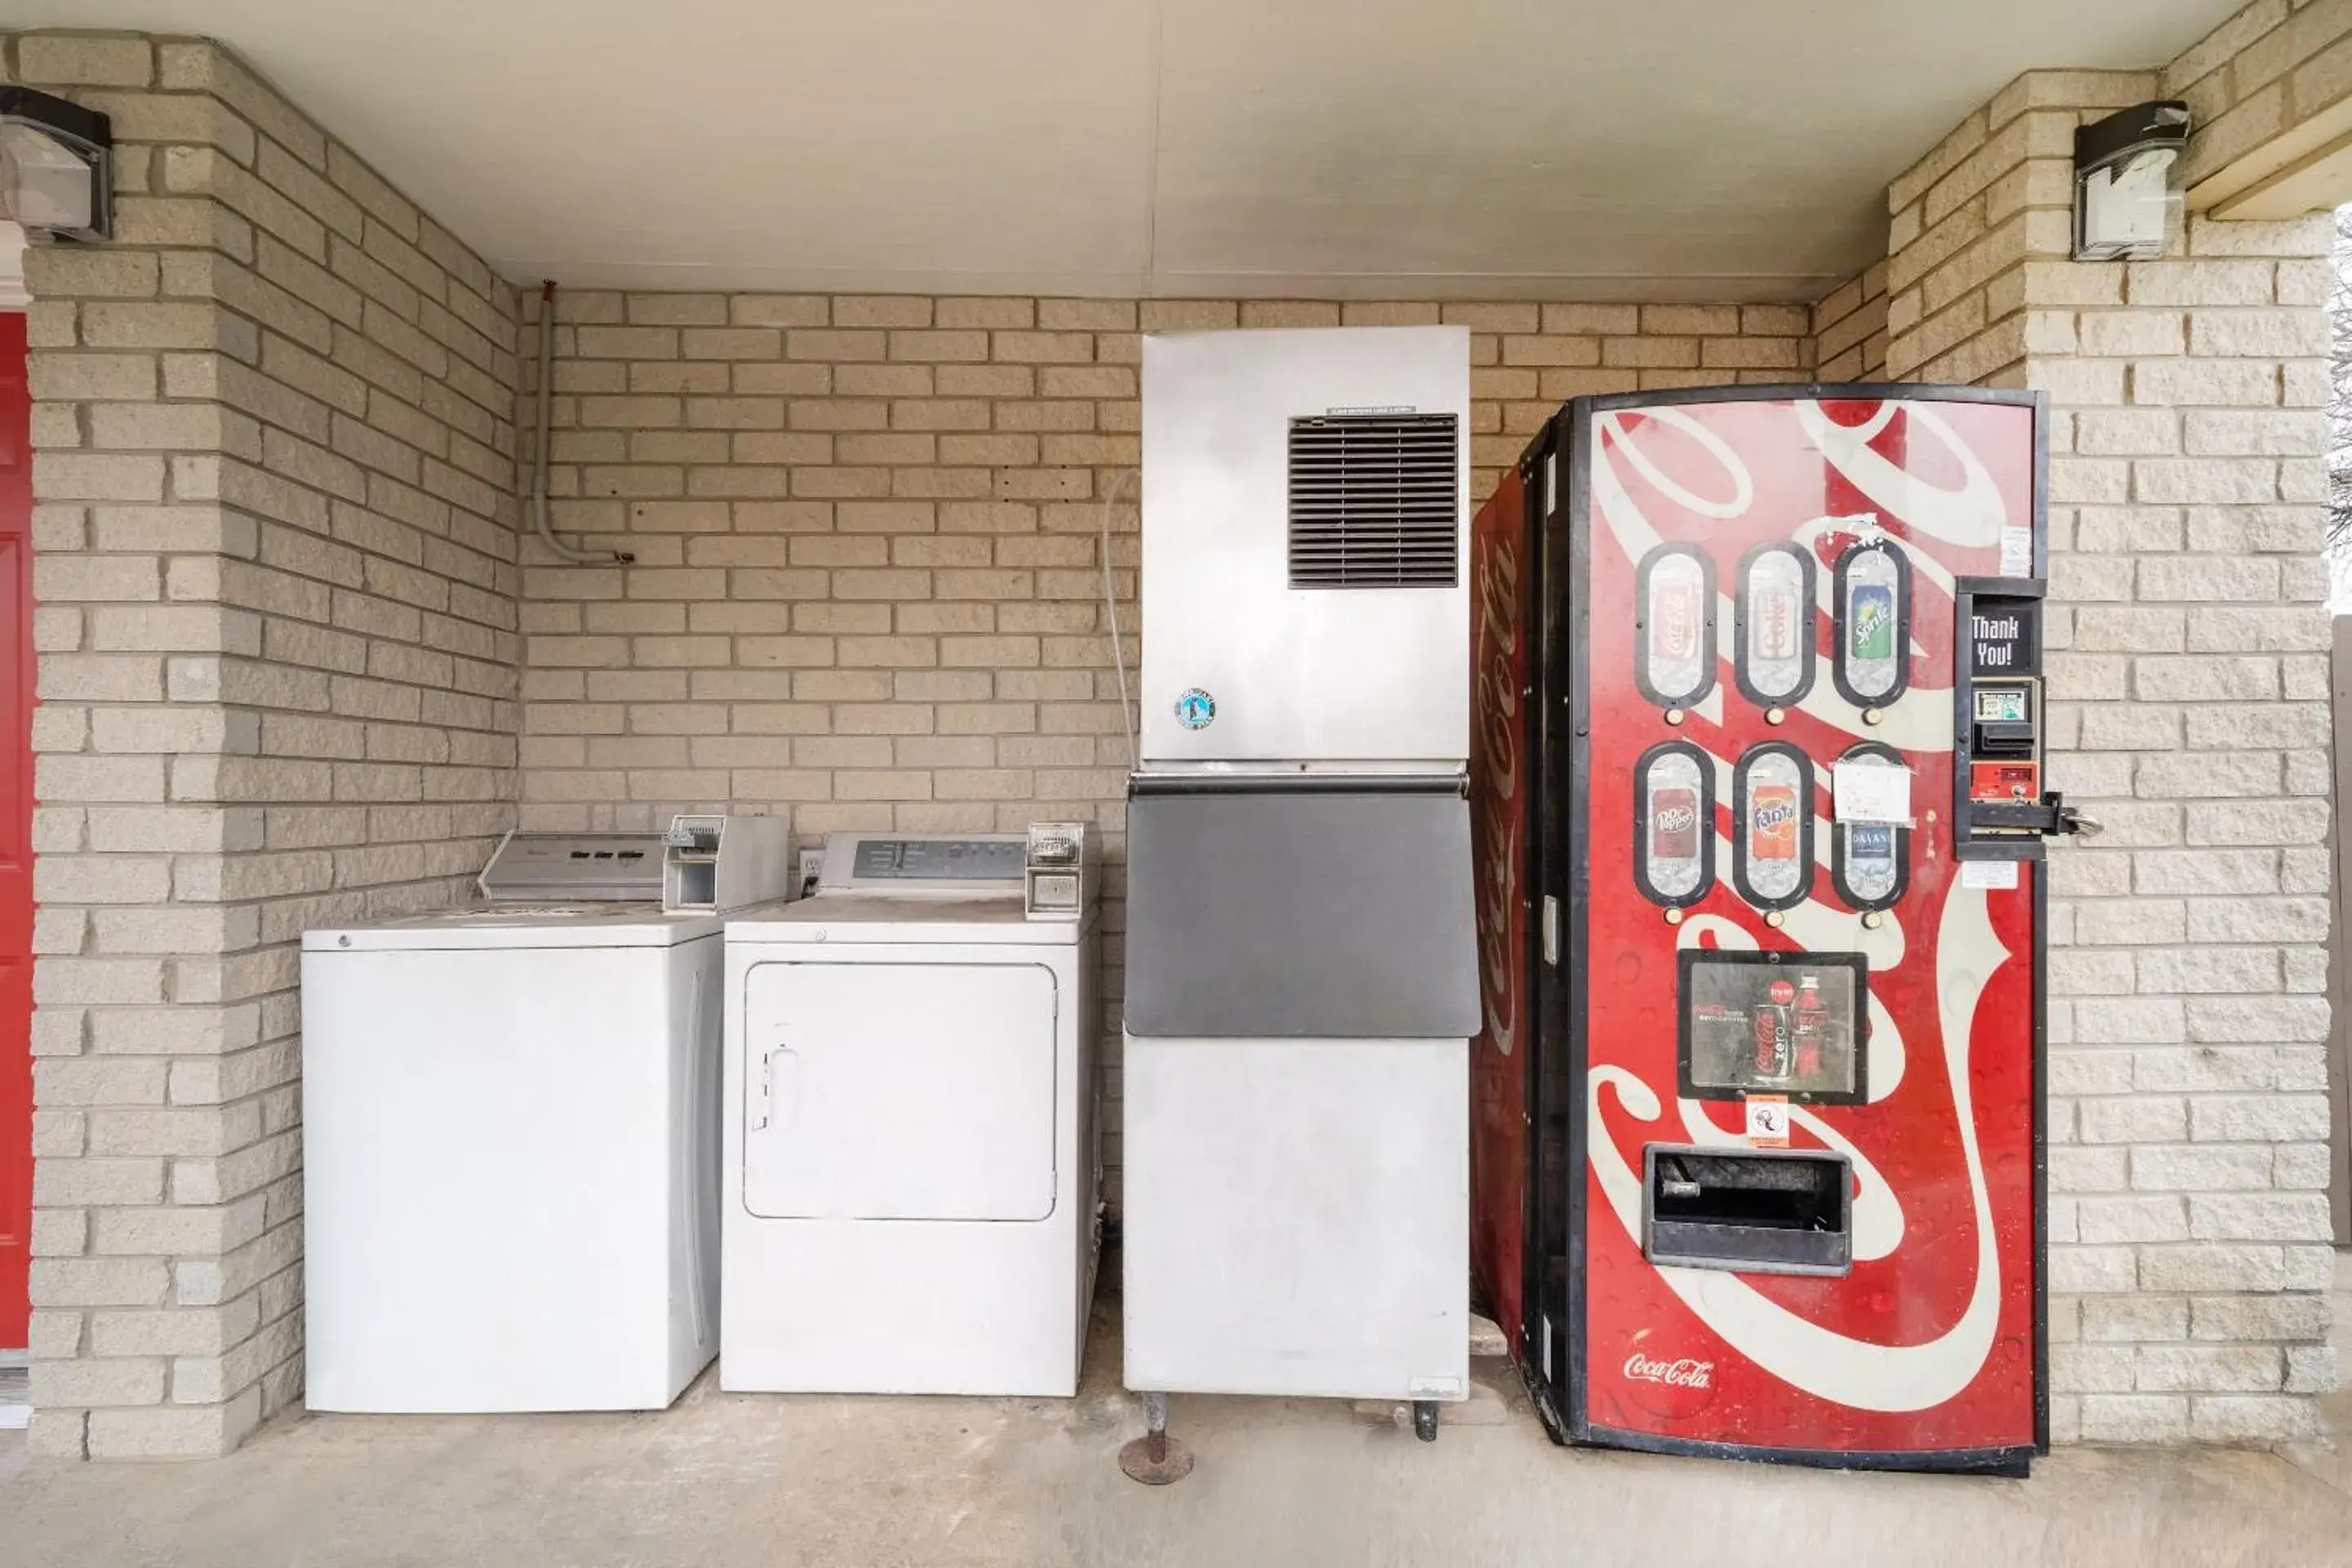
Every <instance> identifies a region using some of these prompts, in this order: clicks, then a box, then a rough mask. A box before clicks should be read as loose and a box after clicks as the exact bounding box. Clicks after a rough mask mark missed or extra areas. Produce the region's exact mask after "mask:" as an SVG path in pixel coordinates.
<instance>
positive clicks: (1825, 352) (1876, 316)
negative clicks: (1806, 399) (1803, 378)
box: [1812, 261, 1886, 382]
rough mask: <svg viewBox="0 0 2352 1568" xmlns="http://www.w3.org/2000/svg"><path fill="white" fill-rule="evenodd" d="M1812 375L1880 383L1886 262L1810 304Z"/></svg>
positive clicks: (1883, 366)
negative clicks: (1811, 305)
mask: <svg viewBox="0 0 2352 1568" xmlns="http://www.w3.org/2000/svg"><path fill="white" fill-rule="evenodd" d="M1812 317H1813V321H1812V335H1813V376H1814V379H1815V380H1818V381H1831V382H1833V381H1884V380H1885V379H1886V264H1885V262H1883V261H1882V262H1879V263H1877V264H1875V265H1874V266H1871V267H1867V268H1864V269H1863V270H1862V271H1860V272H1858V273H1856V274H1854V275H1853V277H1852V278H1849V279H1846V280H1845V281H1844V282H1843V283H1841V284H1839V285H1838V286H1837V287H1836V288H1834V289H1831V290H1830V291H1829V292H1828V293H1826V294H1824V295H1822V297H1821V299H1820V300H1816V301H1815V302H1814V304H1813V311H1812Z"/></svg>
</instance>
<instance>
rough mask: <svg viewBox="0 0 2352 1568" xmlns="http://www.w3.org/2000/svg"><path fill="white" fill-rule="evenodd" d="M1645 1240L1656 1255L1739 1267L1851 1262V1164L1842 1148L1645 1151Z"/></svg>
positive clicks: (1663, 1260) (1765, 1270)
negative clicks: (1822, 1150) (1833, 1150)
mask: <svg viewBox="0 0 2352 1568" xmlns="http://www.w3.org/2000/svg"><path fill="white" fill-rule="evenodd" d="M1642 1165H1643V1195H1642V1250H1643V1253H1644V1254H1645V1255H1646V1256H1647V1257H1648V1258H1649V1259H1650V1261H1651V1262H1653V1263H1657V1264H1678V1265H1680V1266H1682V1267H1684V1268H1730V1269H1737V1270H1738V1271H1739V1272H1741V1273H1743V1274H1845V1273H1848V1272H1851V1271H1852V1269H1853V1172H1852V1167H1850V1166H1849V1165H1848V1164H1847V1163H1846V1160H1845V1157H1844V1156H1843V1155H1842V1154H1822V1153H1816V1152H1811V1151H1803V1152H1768V1151H1759V1150H1746V1151H1730V1150H1723V1149H1700V1148H1695V1147H1689V1146H1685V1145H1676V1144H1667V1143H1653V1144H1651V1145H1650V1146H1649V1147H1648V1148H1646V1149H1644V1150H1643V1155H1642Z"/></svg>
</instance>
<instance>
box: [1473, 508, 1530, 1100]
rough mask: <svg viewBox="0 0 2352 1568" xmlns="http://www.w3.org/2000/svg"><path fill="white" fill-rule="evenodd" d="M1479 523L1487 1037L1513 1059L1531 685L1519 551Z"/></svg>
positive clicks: (1478, 818) (1476, 783)
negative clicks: (1522, 786) (1522, 733)
mask: <svg viewBox="0 0 2352 1568" xmlns="http://www.w3.org/2000/svg"><path fill="white" fill-rule="evenodd" d="M1479 521H1480V526H1481V532H1480V545H1481V548H1479V549H1477V550H1475V551H1474V552H1473V559H1474V562H1475V566H1474V570H1475V574H1476V583H1477V589H1478V617H1477V622H1476V624H1475V627H1474V628H1473V634H1472V636H1473V641H1474V643H1475V650H1474V655H1473V657H1474V659H1475V670H1476V678H1475V680H1474V681H1473V683H1472V692H1471V698H1472V702H1473V705H1474V707H1475V710H1476V714H1477V728H1476V731H1475V734H1474V736H1473V739H1472V745H1473V747H1474V748H1475V751H1476V753H1477V754H1476V756H1475V758H1474V761H1473V764H1472V767H1471V770H1470V772H1471V778H1472V781H1473V789H1474V791H1475V795H1476V809H1475V814H1474V822H1473V833H1474V835H1475V839H1476V843H1475V850H1474V852H1475V854H1477V855H1478V857H1479V858H1480V859H1481V861H1482V863H1483V865H1484V867H1485V869H1486V879H1485V883H1486V885H1485V889H1484V894H1485V902H1484V903H1483V904H1482V905H1481V906H1480V908H1479V910H1478V942H1479V952H1480V961H1481V962H1480V963H1479V969H1480V971H1481V973H1482V975H1483V977H1484V985H1483V989H1484V991H1485V993H1486V1028H1485V1030H1484V1031H1482V1036H1483V1037H1484V1038H1485V1039H1486V1041H1487V1042H1488V1043H1490V1044H1491V1045H1493V1047H1495V1049H1496V1050H1497V1051H1499V1052H1500V1053H1502V1054H1503V1055H1504V1056H1509V1055H1510V1054H1511V1053H1512V1050H1513V1048H1514V1047H1515V1046H1516V1044H1517V1034H1518V995H1519V986H1520V982H1521V979H1522V978H1523V976H1522V973H1521V968H1522V965H1521V961H1520V959H1519V952H1520V943H1521V942H1522V941H1523V939H1524V936H1525V933H1526V929H1527V928H1526V921H1525V917H1524V915H1523V914H1522V913H1521V911H1520V908H1519V904H1520V899H1521V896H1522V895H1521V889H1520V887H1519V860H1520V858H1521V856H1522V854H1523V852H1524V849H1523V843H1524V837H1523V826H1522V822H1523V816H1524V814H1523V812H1522V810H1521V808H1520V805H1519V801H1518V798H1517V796H1518V784H1519V773H1520V758H1519V733H1518V731H1519V723H1520V720H1519V686H1520V683H1521V681H1522V679H1524V675H1523V669H1522V666H1523V663H1524V659H1523V658H1522V656H1521V654H1520V651H1519V650H1520V643H1519V628H1518V626H1517V614H1518V604H1519V591H1518V581H1519V551H1518V542H1517V540H1516V539H1515V538H1514V537H1512V535H1511V534H1510V533H1509V532H1508V531H1503V530H1499V529H1498V530H1496V531H1492V532H1489V531H1486V526H1485V524H1486V518H1485V514H1483V513H1482V514H1481V516H1480V520H1479Z"/></svg>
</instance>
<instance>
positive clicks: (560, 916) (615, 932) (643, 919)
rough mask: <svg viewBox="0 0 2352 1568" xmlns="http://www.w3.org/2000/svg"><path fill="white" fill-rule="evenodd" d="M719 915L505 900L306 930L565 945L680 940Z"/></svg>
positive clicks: (468, 947) (433, 945)
mask: <svg viewBox="0 0 2352 1568" xmlns="http://www.w3.org/2000/svg"><path fill="white" fill-rule="evenodd" d="M725 923H726V922H725V921H723V920H722V919H721V918H720V917H719V916H718V915H712V914H665V913H663V912H662V909H661V906H660V905H659V904H553V905H549V904H526V905H517V904H502V905H474V906H470V907H468V908H466V909H461V910H436V911H435V912H433V913H430V914H421V915H401V916H397V917H395V918H394V919H392V920H384V921H370V922H368V923H367V924H364V925H356V926H329V927H322V928H320V929H319V930H317V931H304V932H303V933H302V950H303V951H304V952H431V951H439V952H460V951H479V950H485V949H499V950H519V949H531V948H558V947H676V946H677V944H678V943H680V942H693V941H695V940H697V939H698V938H701V937H707V936H716V935H717V934H718V933H719V931H720V930H721V929H723V927H724V925H725Z"/></svg>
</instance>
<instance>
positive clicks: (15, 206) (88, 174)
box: [0, 120, 99, 230]
mask: <svg viewBox="0 0 2352 1568" xmlns="http://www.w3.org/2000/svg"><path fill="white" fill-rule="evenodd" d="M98 188H99V187H98V179H97V177H96V173H95V171H94V170H93V169H92V167H91V164H90V163H89V159H88V157H87V156H86V155H85V154H83V153H78V152H76V151H75V150H74V149H73V148H71V147H69V146H68V145H67V144H66V143H65V142H63V141H62V140H60V139H59V138H58V137H57V136H56V135H54V134H52V133H51V132H47V131H45V130H43V129H41V128H40V127H38V126H36V125H28V124H26V123H25V122H24V121H9V120H0V217H5V218H11V219H14V220H15V221H16V222H17V223H19V224H22V225H23V226H25V227H26V228H28V229H66V230H81V229H89V228H91V227H93V226H95V225H94V224H93V222H92V219H93V218H95V217H96V216H97V207H98V199H99V198H98Z"/></svg>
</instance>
